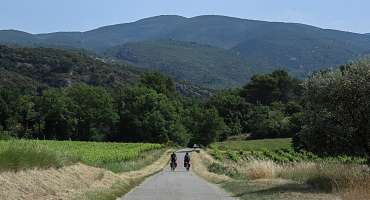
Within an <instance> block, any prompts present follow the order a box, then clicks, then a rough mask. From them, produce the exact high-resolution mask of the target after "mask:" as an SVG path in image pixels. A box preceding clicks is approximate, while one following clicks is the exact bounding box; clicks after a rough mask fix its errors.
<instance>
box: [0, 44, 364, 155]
mask: <svg viewBox="0 0 370 200" xmlns="http://www.w3.org/2000/svg"><path fill="white" fill-rule="evenodd" d="M7 51H8V52H10V53H6V52H7ZM4 52H5V53H4ZM46 52H52V53H51V54H48V53H46ZM10 55H12V56H10ZM40 55H42V57H41V56H40ZM52 55H54V57H53V56H52ZM77 55H79V54H75V53H71V54H65V53H63V51H60V50H55V51H53V50H51V49H36V51H31V50H30V49H20V50H19V49H18V50H14V49H12V48H8V47H2V51H1V54H0V56H1V57H0V58H1V59H0V64H1V65H0V69H1V70H2V73H1V76H2V78H1V85H0V136H1V137H3V138H4V137H5V138H6V137H17V138H37V139H57V140H83V141H125V142H128V141H130V142H155V143H166V144H168V143H175V144H179V145H189V144H194V143H197V144H202V145H208V144H210V143H212V142H215V141H222V140H224V139H226V138H228V137H230V136H235V135H240V134H247V135H248V137H250V138H282V137H293V144H294V148H295V149H296V150H308V151H312V152H315V153H316V154H319V155H323V156H325V155H333V154H337V155H341V154H349V155H366V154H367V155H368V154H369V152H370V150H369V149H370V148H369V141H370V139H369V132H370V131H369V128H370V122H369V120H368V119H369V115H368V113H369V108H370V106H369V99H370V97H369V94H368V91H369V89H370V88H368V87H369V85H370V84H369V82H370V74H369V71H370V61H369V60H368V59H365V60H362V61H358V62H354V63H351V64H348V65H343V66H340V67H338V68H337V69H332V70H329V69H328V70H322V71H318V72H316V73H314V74H312V75H311V76H310V77H309V78H308V79H306V80H303V81H302V80H299V79H296V78H294V77H292V76H291V75H289V73H287V72H286V71H283V70H277V71H274V72H272V73H270V74H261V75H254V76H252V78H251V81H250V82H248V83H247V84H246V85H244V86H243V87H241V88H234V89H228V90H219V91H217V92H215V93H214V94H213V95H212V96H211V97H208V98H206V97H203V98H198V97H194V95H190V96H189V95H187V96H185V95H184V94H183V93H182V92H179V90H178V82H176V81H175V80H173V79H172V78H170V77H167V76H165V75H162V74H160V73H158V72H140V73H136V72H132V73H135V77H134V78H133V79H132V81H122V82H121V83H123V84H106V83H109V82H106V81H107V80H111V79H106V77H107V75H109V74H107V73H108V72H110V73H112V75H114V76H120V72H122V71H121V70H122V69H124V68H120V66H112V65H110V64H107V63H104V62H101V61H97V60H95V59H92V58H90V57H88V56H85V57H84V56H82V57H80V56H77ZM63 56H64V57H63ZM61 58H63V59H61ZM21 61H22V62H21ZM61 61H63V62H61ZM68 62H69V63H70V64H69V65H68V64H66V63H68ZM105 70H106V71H105ZM112 70H113V71H112ZM114 70H118V71H114ZM3 72H4V73H3ZM59 72H60V73H59ZM71 72H72V74H73V76H72V77H73V79H71V80H73V81H70V82H67V83H68V84H61V85H59V84H50V82H49V81H48V80H50V79H49V78H50V77H56V76H58V75H61V74H68V73H71ZM95 72H96V73H95ZM116 72H117V73H116ZM86 74H87V75H89V77H96V76H98V75H99V76H98V79H96V80H106V81H91V80H93V79H86V76H85V75H86ZM95 75H96V76H95ZM47 77H49V78H47ZM66 77H67V78H68V77H71V76H66ZM120 77H121V76H120ZM59 78H60V77H59ZM121 78H122V77H121ZM89 80H90V81H89ZM113 80H120V79H116V78H113ZM130 80H131V79H130ZM51 83H54V82H51ZM27 86H32V87H27Z"/></svg>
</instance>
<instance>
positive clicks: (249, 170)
mask: <svg viewBox="0 0 370 200" xmlns="http://www.w3.org/2000/svg"><path fill="white" fill-rule="evenodd" d="M239 166H240V167H238V168H237V169H238V172H239V174H241V175H244V176H245V177H247V178H248V179H249V180H255V179H273V178H275V177H276V173H277V171H278V170H279V169H280V168H279V166H278V165H276V164H275V163H274V162H272V161H268V160H264V161H261V160H252V161H248V162H242V163H240V164H239Z"/></svg>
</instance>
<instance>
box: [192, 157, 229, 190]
mask: <svg viewBox="0 0 370 200" xmlns="http://www.w3.org/2000/svg"><path fill="white" fill-rule="evenodd" d="M192 160H193V161H192V163H193V168H192V169H193V170H194V172H195V173H196V174H197V175H198V176H200V177H202V178H204V179H206V180H207V181H209V182H212V183H222V182H226V181H229V180H231V178H230V177H228V176H225V175H220V174H215V173H212V172H209V171H208V165H209V164H211V163H218V161H216V160H215V159H213V157H212V156H210V155H209V154H207V153H206V152H204V151H203V150H201V151H200V152H199V153H193V154H192Z"/></svg>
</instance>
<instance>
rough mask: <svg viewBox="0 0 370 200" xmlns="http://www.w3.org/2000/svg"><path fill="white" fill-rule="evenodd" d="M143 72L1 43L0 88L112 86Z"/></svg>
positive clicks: (189, 91)
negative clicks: (78, 85) (73, 85)
mask: <svg viewBox="0 0 370 200" xmlns="http://www.w3.org/2000/svg"><path fill="white" fill-rule="evenodd" d="M143 72H145V71H144V70H138V69H137V68H134V67H132V66H130V65H128V64H122V63H120V64H113V63H110V62H109V63H108V62H106V61H104V60H101V59H97V58H94V57H91V56H90V55H86V54H84V53H78V52H69V51H64V50H58V49H51V48H13V47H7V46H3V45H0V88H2V87H10V88H20V89H37V88H46V87H66V86H69V85H71V84H73V83H86V84H89V85H94V86H101V87H105V88H115V87H120V86H124V85H127V84H130V83H135V82H137V80H138V78H139V76H140V74H141V73H143ZM176 88H177V90H178V91H179V92H180V93H182V94H184V95H186V96H208V95H209V94H210V92H212V91H210V90H207V89H203V88H200V87H197V86H194V85H192V84H189V83H184V82H176Z"/></svg>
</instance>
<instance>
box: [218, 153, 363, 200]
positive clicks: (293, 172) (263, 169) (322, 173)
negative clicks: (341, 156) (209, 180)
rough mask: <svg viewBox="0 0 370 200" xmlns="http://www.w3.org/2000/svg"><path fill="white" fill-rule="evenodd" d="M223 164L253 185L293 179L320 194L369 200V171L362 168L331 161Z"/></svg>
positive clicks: (261, 161)
mask: <svg viewBox="0 0 370 200" xmlns="http://www.w3.org/2000/svg"><path fill="white" fill-rule="evenodd" d="M223 165H224V166H225V167H224V168H223V169H225V170H229V171H232V172H233V173H237V175H238V176H239V177H244V178H245V179H247V180H250V183H255V184H259V185H260V184H261V183H269V182H270V181H275V180H279V181H281V180H292V181H294V182H295V183H297V184H301V185H302V186H304V185H307V186H310V188H312V189H313V190H315V191H318V192H326V193H332V194H335V195H337V196H340V197H341V199H343V200H369V199H370V173H369V172H370V170H369V168H368V167H367V166H363V165H357V164H337V163H328V162H327V163H325V162H322V163H314V162H299V163H290V164H280V165H279V164H276V163H274V162H272V161H265V160H252V161H243V162H239V163H232V162H231V163H228V162H225V163H223ZM225 174H227V173H226V172H225ZM251 180H252V181H251ZM297 184H291V185H297ZM273 185H274V184H273Z"/></svg>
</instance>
